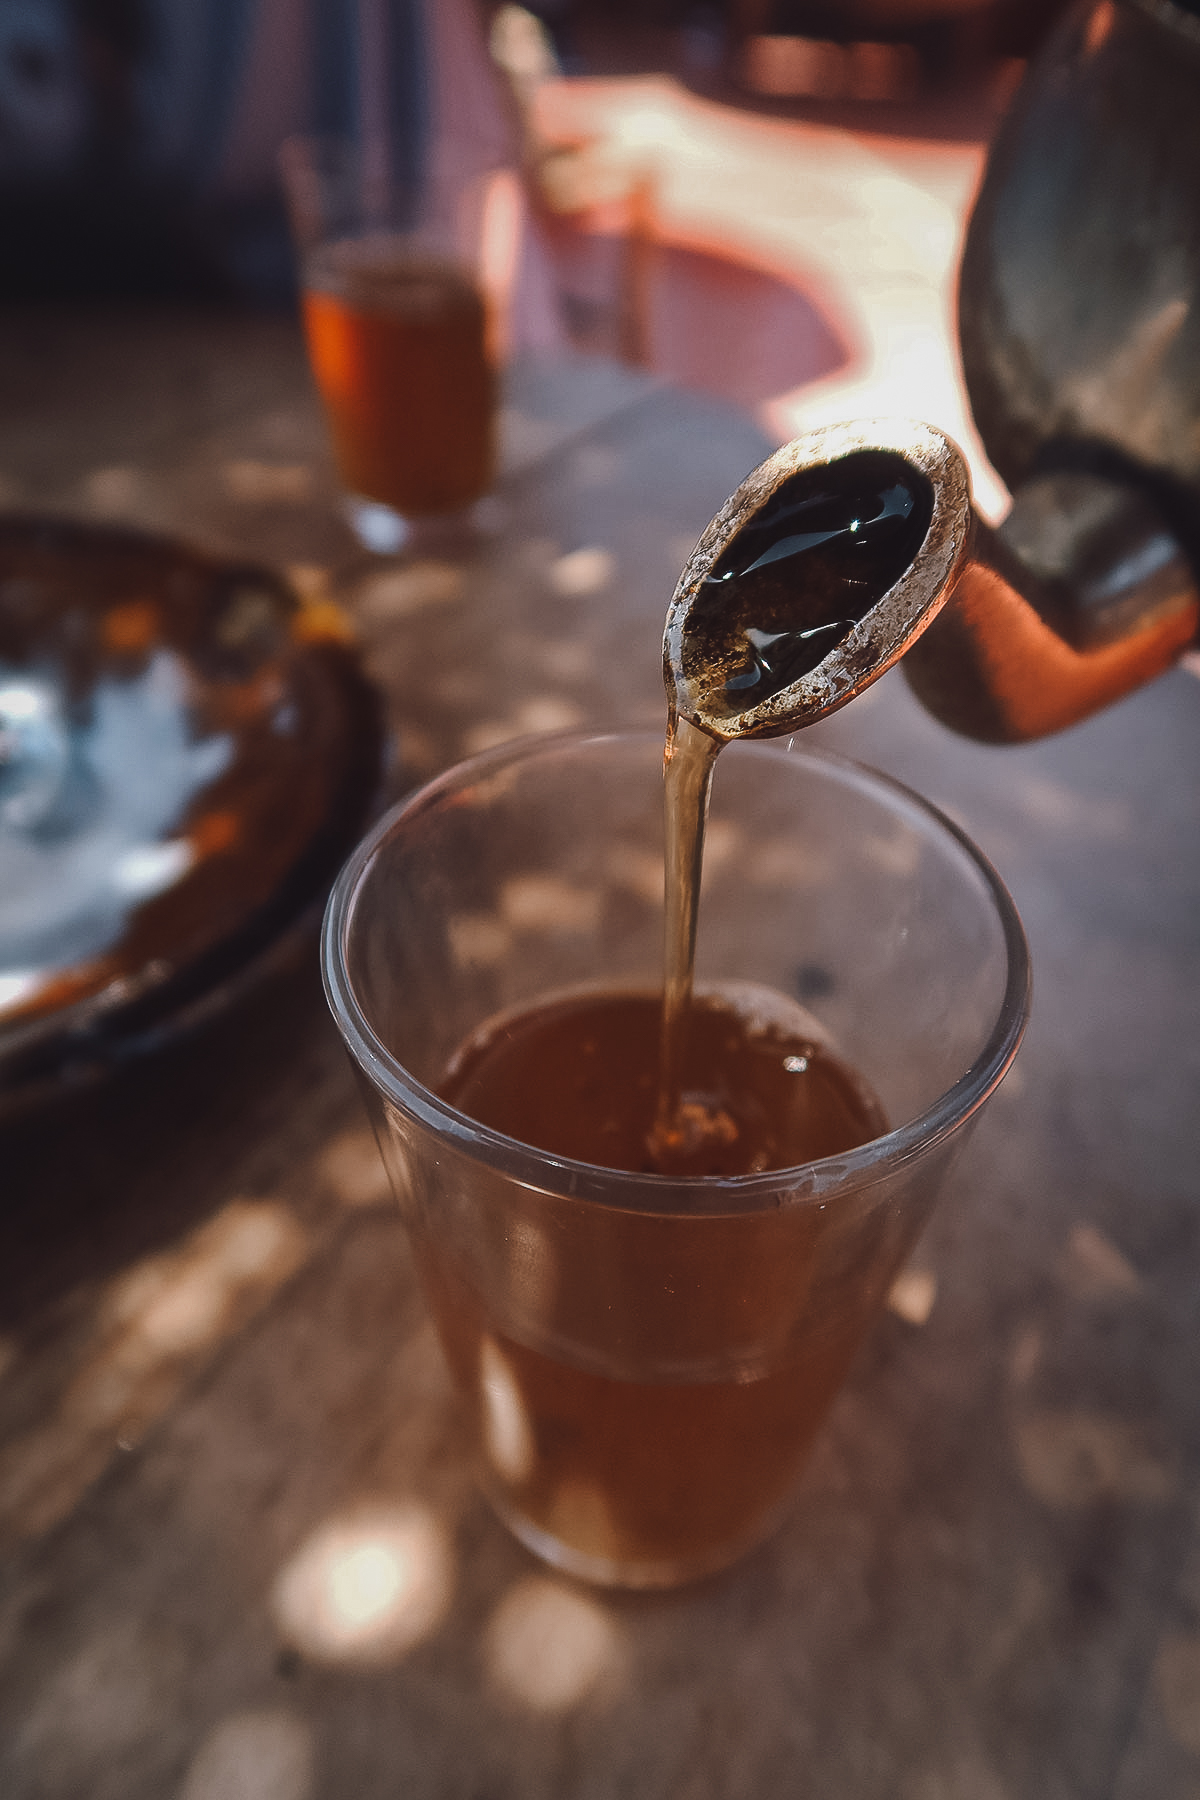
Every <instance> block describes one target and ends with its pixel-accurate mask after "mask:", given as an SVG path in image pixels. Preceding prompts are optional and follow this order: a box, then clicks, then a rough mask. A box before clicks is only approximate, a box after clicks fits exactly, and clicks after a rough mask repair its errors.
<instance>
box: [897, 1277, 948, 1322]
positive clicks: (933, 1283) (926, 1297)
mask: <svg viewBox="0 0 1200 1800" xmlns="http://www.w3.org/2000/svg"><path fill="white" fill-rule="evenodd" d="M937 1290H938V1280H937V1276H936V1275H935V1274H934V1272H933V1270H932V1269H915V1268H914V1269H902V1270H901V1271H900V1273H899V1275H897V1277H896V1279H895V1281H893V1283H892V1285H891V1289H890V1291H889V1293H888V1297H887V1304H888V1310H889V1312H893V1313H895V1315H896V1317H897V1318H898V1319H903V1320H904V1322H905V1324H906V1325H924V1324H925V1323H926V1322H927V1321H928V1319H929V1315H930V1313H931V1312H932V1311H933V1308H934V1303H935V1302H936V1300H937Z"/></svg>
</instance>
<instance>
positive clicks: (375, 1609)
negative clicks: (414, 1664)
mask: <svg viewBox="0 0 1200 1800" xmlns="http://www.w3.org/2000/svg"><path fill="white" fill-rule="evenodd" d="M453 1583H454V1564H453V1556H452V1553H451V1548H450V1543H449V1540H448V1537H447V1534H446V1531H445V1529H444V1527H443V1526H442V1524H441V1522H440V1520H439V1519H438V1518H437V1517H436V1515H435V1514H434V1513H432V1512H431V1511H430V1510H429V1508H428V1507H425V1506H421V1505H419V1504H418V1503H417V1502H415V1501H410V1502H407V1503H405V1504H379V1505H375V1506H360V1507H356V1508H354V1509H353V1510H351V1511H348V1512H347V1513H345V1514H344V1515H342V1516H341V1517H336V1518H333V1519H330V1520H327V1521H326V1523H325V1524H323V1525H321V1526H319V1527H318V1529H317V1530H316V1531H314V1532H313V1534H312V1535H311V1537H309V1538H307V1539H306V1540H305V1542H304V1543H303V1544H301V1546H300V1548H299V1549H298V1550H297V1551H296V1554H295V1555H294V1556H293V1557H292V1558H291V1560H290V1561H289V1562H288V1563H287V1564H286V1565H285V1567H284V1568H283V1569H282V1570H281V1571H280V1573H279V1575H278V1577H277V1579H276V1581H275V1585H274V1587H273V1589H272V1593H271V1614H272V1617H273V1619H274V1621H275V1625H276V1628H277V1630H278V1631H279V1633H280V1635H281V1637H283V1638H284V1640H285V1641H286V1642H287V1643H288V1644H290V1645H291V1646H293V1647H294V1648H295V1649H296V1650H298V1651H300V1653H301V1654H302V1655H303V1656H306V1657H308V1658H309V1659H310V1661H312V1662H318V1663H327V1664H334V1665H338V1664H344V1665H348V1666H357V1667H364V1668H365V1667H380V1666H383V1665H385V1664H388V1663H393V1662H397V1661H399V1660H400V1658H401V1657H403V1656H405V1655H406V1654H407V1653H408V1651H410V1650H411V1649H412V1648H413V1647H414V1646H415V1645H416V1644H419V1643H420V1642H421V1641H422V1640H423V1639H424V1638H426V1637H428V1636H429V1635H430V1633H431V1632H432V1631H433V1630H434V1629H435V1628H436V1626H437V1625H438V1624H439V1623H440V1622H441V1619H442V1617H443V1616H444V1614H445V1611H446V1608H447V1606H448V1605H449V1603H450V1596H451V1592H452V1589H453Z"/></svg>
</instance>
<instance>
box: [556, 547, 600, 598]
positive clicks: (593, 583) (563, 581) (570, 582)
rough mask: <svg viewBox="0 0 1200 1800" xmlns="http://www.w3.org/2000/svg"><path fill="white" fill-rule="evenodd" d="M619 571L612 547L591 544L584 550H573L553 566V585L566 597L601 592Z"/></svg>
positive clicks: (557, 592)
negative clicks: (605, 548) (606, 547)
mask: <svg viewBox="0 0 1200 1800" xmlns="http://www.w3.org/2000/svg"><path fill="white" fill-rule="evenodd" d="M615 573H616V562H615V560H614V557H613V554H612V551H611V550H604V549H601V548H600V546H599V545H590V546H589V547H587V548H586V549H583V550H569V551H568V552H567V554H566V555H565V556H560V557H559V559H558V561H557V562H555V563H552V564H551V567H550V585H551V587H552V588H553V589H554V591H555V593H556V594H561V595H562V596H563V598H564V599H567V598H574V597H575V596H577V595H578V596H582V595H584V594H598V593H600V592H601V591H602V590H603V589H604V588H606V587H608V585H609V584H610V582H611V581H612V578H613V576H614V574H615Z"/></svg>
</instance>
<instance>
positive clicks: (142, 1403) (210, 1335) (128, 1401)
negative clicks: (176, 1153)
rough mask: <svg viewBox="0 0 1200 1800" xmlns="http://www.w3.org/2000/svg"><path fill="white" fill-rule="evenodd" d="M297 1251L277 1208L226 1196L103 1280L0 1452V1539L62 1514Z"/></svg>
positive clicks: (285, 1272) (36, 1528)
mask: <svg viewBox="0 0 1200 1800" xmlns="http://www.w3.org/2000/svg"><path fill="white" fill-rule="evenodd" d="M307 1253H308V1240H307V1237H306V1234H305V1232H304V1230H303V1228H302V1227H301V1225H300V1223H299V1221H298V1220H297V1219H296V1218H295V1216H294V1215H293V1214H292V1213H291V1211H290V1210H289V1209H288V1208H287V1207H286V1206H284V1205H282V1204H281V1203H279V1202H276V1201H268V1200H257V1201H251V1200H236V1201H232V1202H231V1203H230V1204H229V1205H228V1206H225V1207H223V1208H222V1210H221V1211H220V1212H219V1213H217V1214H216V1215H215V1217H213V1218H212V1219H210V1220H208V1221H207V1222H206V1223H205V1224H204V1225H202V1226H200V1228H199V1229H198V1230H196V1231H194V1232H193V1233H192V1234H191V1236H190V1237H188V1238H186V1239H185V1240H184V1242H183V1243H182V1244H180V1245H178V1246H177V1247H176V1248H175V1249H173V1250H170V1251H165V1252H162V1253H161V1254H159V1255H155V1256H149V1257H146V1258H144V1259H143V1260H142V1261H141V1262H139V1263H135V1264H134V1265H133V1266H132V1267H131V1268H129V1269H127V1270H125V1271H123V1272H122V1273H121V1274H120V1275H118V1276H117V1277H115V1278H114V1279H113V1280H112V1281H111V1282H109V1283H108V1284H107V1286H106V1287H105V1288H104V1289H103V1291H102V1292H101V1294H100V1297H99V1300H98V1303H97V1306H96V1310H95V1318H94V1324H93V1328H92V1332H91V1335H90V1338H89V1339H88V1341H87V1343H86V1344H85V1346H84V1349H83V1352H82V1354H81V1355H80V1356H79V1357H78V1359H77V1360H76V1362H75V1364H74V1369H73V1373H72V1375H71V1377H70V1379H69V1380H68V1382H67V1385H66V1386H65V1388H64V1389H63V1390H62V1392H61V1394H60V1395H59V1397H58V1400H57V1403H56V1404H54V1405H53V1406H52V1407H51V1408H50V1410H49V1411H48V1413H47V1415H46V1416H45V1417H44V1419H43V1420H42V1421H41V1422H40V1423H39V1424H37V1425H36V1426H34V1427H32V1428H31V1429H30V1430H28V1431H26V1432H24V1433H23V1434H22V1435H20V1436H18V1437H15V1438H13V1439H12V1440H11V1441H10V1442H9V1443H8V1444H7V1445H6V1446H5V1448H4V1450H3V1452H0V1543H3V1542H10V1543H11V1542H14V1541H18V1540H19V1539H21V1538H22V1537H25V1536H28V1535H30V1534H33V1533H37V1532H40V1531H44V1530H47V1529H48V1528H49V1527H50V1526H51V1525H53V1524H55V1523H56V1522H57V1521H58V1520H60V1519H62V1518H64V1517H66V1516H67V1514H68V1513H70V1512H71V1511H72V1509H73V1508H74V1507H75V1505H76V1503H77V1502H78V1500H79V1499H80V1498H81V1496H82V1495H83V1493H84V1492H85V1490H86V1489H87V1488H88V1487H89V1486H90V1484H91V1482H92V1481H94V1480H95V1479H96V1477H97V1476H98V1475H99V1474H100V1473H101V1471H102V1470H103V1469H104V1468H105V1466H106V1465H107V1463H108V1461H109V1459H110V1457H111V1456H112V1454H113V1452H114V1450H115V1449H116V1448H118V1447H120V1448H122V1449H128V1448H130V1447H131V1445H132V1444H134V1443H136V1442H137V1440H138V1439H139V1438H141V1437H142V1436H143V1435H144V1433H145V1432H146V1431H147V1429H148V1428H149V1427H150V1425H152V1424H153V1422H154V1421H155V1420H156V1419H158V1418H160V1417H161V1416H162V1414H163V1413H164V1412H165V1411H166V1410H167V1409H168V1407H169V1406H170V1405H171V1404H172V1402H173V1401H174V1399H175V1397H176V1396H177V1394H178V1393H179V1392H180V1390H181V1388H182V1386H183V1384H184V1382H185V1381H186V1380H187V1378H188V1375H189V1374H190V1373H191V1371H192V1370H193V1369H194V1368H195V1366H196V1364H197V1362H198V1361H200V1360H201V1359H202V1358H203V1357H204V1355H205V1354H206V1353H208V1352H210V1351H211V1350H212V1349H213V1348H214V1347H215V1346H216V1345H217V1344H218V1343H221V1342H224V1341H225V1340H226V1339H227V1338H228V1337H229V1336H230V1334H231V1333H232V1332H233V1331H235V1330H236V1329H238V1328H239V1327H240V1326H241V1325H242V1324H243V1323H244V1322H245V1320H246V1319H247V1318H248V1317H249V1316H250V1315H251V1314H252V1313H253V1312H255V1311H256V1310H257V1309H258V1308H259V1307H261V1306H262V1305H264V1304H265V1302H266V1301H267V1300H268V1299H269V1298H270V1297H271V1295H272V1294H274V1293H275V1292H276V1291H277V1289H278V1288H279V1287H280V1286H281V1284H282V1283H283V1282H284V1281H286V1280H287V1279H288V1278H289V1276H291V1275H292V1274H293V1273H294V1272H295V1270H296V1269H297V1268H298V1267H299V1266H300V1264H301V1263H302V1262H303V1260H304V1258H305V1256H306V1255H307Z"/></svg>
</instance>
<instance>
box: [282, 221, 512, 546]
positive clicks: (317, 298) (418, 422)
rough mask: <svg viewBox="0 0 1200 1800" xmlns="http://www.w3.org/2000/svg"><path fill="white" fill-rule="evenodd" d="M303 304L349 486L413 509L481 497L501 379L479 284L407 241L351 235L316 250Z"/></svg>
mask: <svg viewBox="0 0 1200 1800" xmlns="http://www.w3.org/2000/svg"><path fill="white" fill-rule="evenodd" d="M303 311H304V329H305V335H306V338H307V341H308V350H309V357H310V360H311V363H312V368H313V373H314V375H315V377H316V381H317V386H318V387H319V389H320V391H321V397H322V399H323V401H324V403H325V408H326V411H327V414H328V417H329V424H330V431H331V434H332V437H333V444H334V453H335V456H336V458H337V463H338V468H339V471H340V474H341V478H342V480H343V482H344V483H345V485H346V487H347V488H348V489H349V490H350V491H351V493H354V494H358V495H362V496H363V497H364V498H367V499H371V500H381V501H383V502H384V503H385V504H386V505H388V506H391V507H394V508H395V509H396V511H397V512H399V513H402V514H406V515H410V516H415V517H424V516H428V515H435V514H438V513H448V512H455V511H457V510H459V509H460V508H462V507H464V506H467V505H469V504H471V503H472V502H473V501H475V500H477V499H479V497H480V495H482V494H484V493H485V492H486V491H487V489H488V487H489V486H490V485H491V481H492V477H493V473H494V461H495V452H494V441H493V440H494V419H495V410H496V376H495V371H494V369H493V367H492V362H491V358H490V356H489V353H488V344H487V317H486V310H485V306H484V301H483V298H482V296H481V295H480V293H479V291H478V289H477V288H476V287H475V285H474V283H473V282H472V281H471V280H470V279H469V278H468V277H467V276H466V275H465V274H464V273H463V272H462V271H461V270H459V269H458V268H456V267H455V266H454V265H453V264H452V263H450V262H449V261H442V260H439V259H437V258H434V257H428V256H417V255H416V254H414V252H413V251H412V249H411V248H410V246H409V245H408V244H406V243H405V242H404V241H403V240H401V239H395V238H389V237H387V236H381V237H378V238H364V239H349V240H346V241H345V242H342V243H334V244H330V245H326V246H324V247H323V248H322V249H320V250H318V251H316V252H314V254H313V255H312V256H311V257H310V259H309V261H308V264H307V266H306V269H305V292H304V297H303Z"/></svg>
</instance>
